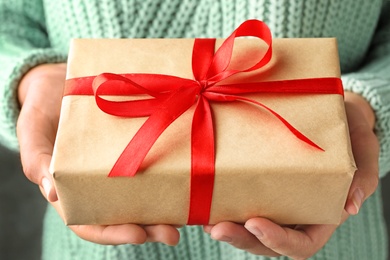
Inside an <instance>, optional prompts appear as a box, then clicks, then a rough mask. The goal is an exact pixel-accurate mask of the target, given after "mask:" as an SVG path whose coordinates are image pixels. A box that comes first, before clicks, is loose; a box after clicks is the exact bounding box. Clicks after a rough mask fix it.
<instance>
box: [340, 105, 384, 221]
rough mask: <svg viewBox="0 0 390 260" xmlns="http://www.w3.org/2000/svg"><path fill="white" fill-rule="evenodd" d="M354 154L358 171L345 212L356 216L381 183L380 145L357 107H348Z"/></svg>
mask: <svg viewBox="0 0 390 260" xmlns="http://www.w3.org/2000/svg"><path fill="white" fill-rule="evenodd" d="M346 108H347V114H348V123H349V127H350V137H351V145H352V152H353V155H354V158H355V162H356V166H357V168H358V170H357V171H356V172H355V175H354V178H353V180H352V184H351V187H350V190H349V194H348V199H347V202H346V204H345V210H346V211H347V212H348V213H349V214H351V215H356V214H357V213H358V212H359V210H360V208H361V206H362V204H363V202H364V201H365V200H366V199H367V198H368V197H369V196H370V195H371V194H373V193H374V192H375V190H376V188H377V186H378V182H379V174H378V172H379V168H378V158H379V143H378V139H377V137H376V135H375V133H374V132H373V130H372V128H371V127H370V125H369V124H368V123H366V122H364V120H362V117H361V116H360V110H359V108H357V107H350V106H346Z"/></svg>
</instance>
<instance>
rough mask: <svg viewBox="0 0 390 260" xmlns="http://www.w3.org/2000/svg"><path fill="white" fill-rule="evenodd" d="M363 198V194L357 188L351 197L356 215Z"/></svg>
mask: <svg viewBox="0 0 390 260" xmlns="http://www.w3.org/2000/svg"><path fill="white" fill-rule="evenodd" d="M363 198H364V193H363V191H362V190H361V189H360V188H357V189H356V190H355V191H354V193H353V196H352V201H353V204H354V205H355V208H356V214H358V213H359V210H360V207H361V206H362V204H363Z"/></svg>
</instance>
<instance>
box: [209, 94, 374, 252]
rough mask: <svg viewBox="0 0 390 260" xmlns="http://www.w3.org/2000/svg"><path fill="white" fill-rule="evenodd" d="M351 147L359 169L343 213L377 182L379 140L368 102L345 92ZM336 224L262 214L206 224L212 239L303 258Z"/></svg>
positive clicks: (352, 209) (319, 245) (315, 249)
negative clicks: (288, 221) (284, 222)
mask: <svg viewBox="0 0 390 260" xmlns="http://www.w3.org/2000/svg"><path fill="white" fill-rule="evenodd" d="M345 107H346V112H347V118H348V124H349V130H350V136H351V143H352V151H353V154H354V157H355V161H356V164H357V167H358V170H357V171H356V173H355V176H354V178H353V181H352V185H351V187H350V190H349V195H348V199H347V202H346V204H345V209H344V212H343V216H342V222H344V221H345V220H346V219H347V218H348V216H349V215H355V214H357V213H358V212H359V209H360V207H361V206H362V204H363V202H364V200H365V199H366V198H367V197H368V196H370V195H371V194H372V193H373V192H374V191H375V189H376V187H377V185H378V158H379V144H378V140H377V138H376V136H375V134H374V132H373V127H374V123H375V115H374V113H373V111H372V109H371V107H370V105H369V104H368V103H367V102H366V101H365V100H364V99H363V98H362V97H361V96H359V95H356V94H353V93H349V92H347V93H345ZM336 228H337V226H336V225H298V226H294V227H291V226H290V227H283V226H280V225H277V224H275V223H273V222H271V221H269V220H267V219H264V218H253V219H250V220H248V221H247V222H246V223H245V225H244V226H242V225H238V224H235V223H232V222H222V223H218V224H216V225H214V226H205V227H204V231H205V232H207V233H210V235H211V237H212V238H213V239H215V240H219V241H224V242H228V243H230V244H231V245H232V246H234V247H237V248H240V249H243V250H246V251H248V252H250V253H253V254H257V255H267V256H279V255H284V256H289V257H291V258H293V259H306V258H309V257H311V256H313V255H314V254H315V253H316V252H318V251H319V250H320V249H321V248H322V247H323V246H324V245H325V244H326V242H327V241H328V240H329V239H330V237H331V236H332V234H333V232H334V231H335V230H336Z"/></svg>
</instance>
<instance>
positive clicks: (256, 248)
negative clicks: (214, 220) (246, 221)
mask: <svg viewBox="0 0 390 260" xmlns="http://www.w3.org/2000/svg"><path fill="white" fill-rule="evenodd" d="M210 236H211V238H212V239H215V240H218V241H222V242H227V243H229V244H231V245H232V246H234V247H236V248H239V249H242V250H245V251H248V252H250V253H252V254H256V255H265V256H278V255H279V254H277V253H275V252H274V251H272V250H271V249H269V248H267V247H266V246H264V245H263V244H262V243H261V241H259V240H258V239H257V238H256V237H255V236H254V235H253V234H252V233H250V232H249V231H248V230H247V229H246V228H245V227H244V226H242V225H239V224H235V223H232V222H221V223H218V224H216V225H215V226H214V227H212V229H211V233H210Z"/></svg>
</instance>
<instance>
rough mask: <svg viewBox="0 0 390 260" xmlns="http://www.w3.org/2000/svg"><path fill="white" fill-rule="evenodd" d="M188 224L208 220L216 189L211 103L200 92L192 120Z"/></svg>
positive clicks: (201, 222) (206, 221) (205, 222)
mask: <svg viewBox="0 0 390 260" xmlns="http://www.w3.org/2000/svg"><path fill="white" fill-rule="evenodd" d="M191 138H192V139H191V143H192V145H191V156H192V158H191V163H192V165H191V185H190V210H189V216H188V221H187V224H188V225H199V224H202V225H207V224H208V223H209V217H210V211H211V202H212V197H213V189H214V173H215V147H214V146H215V144H214V130H213V121H212V114H211V109H210V104H209V103H208V101H207V100H206V98H204V97H203V96H201V97H200V98H199V100H198V104H197V107H196V109H195V112H194V117H193V121H192V134H191Z"/></svg>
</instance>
